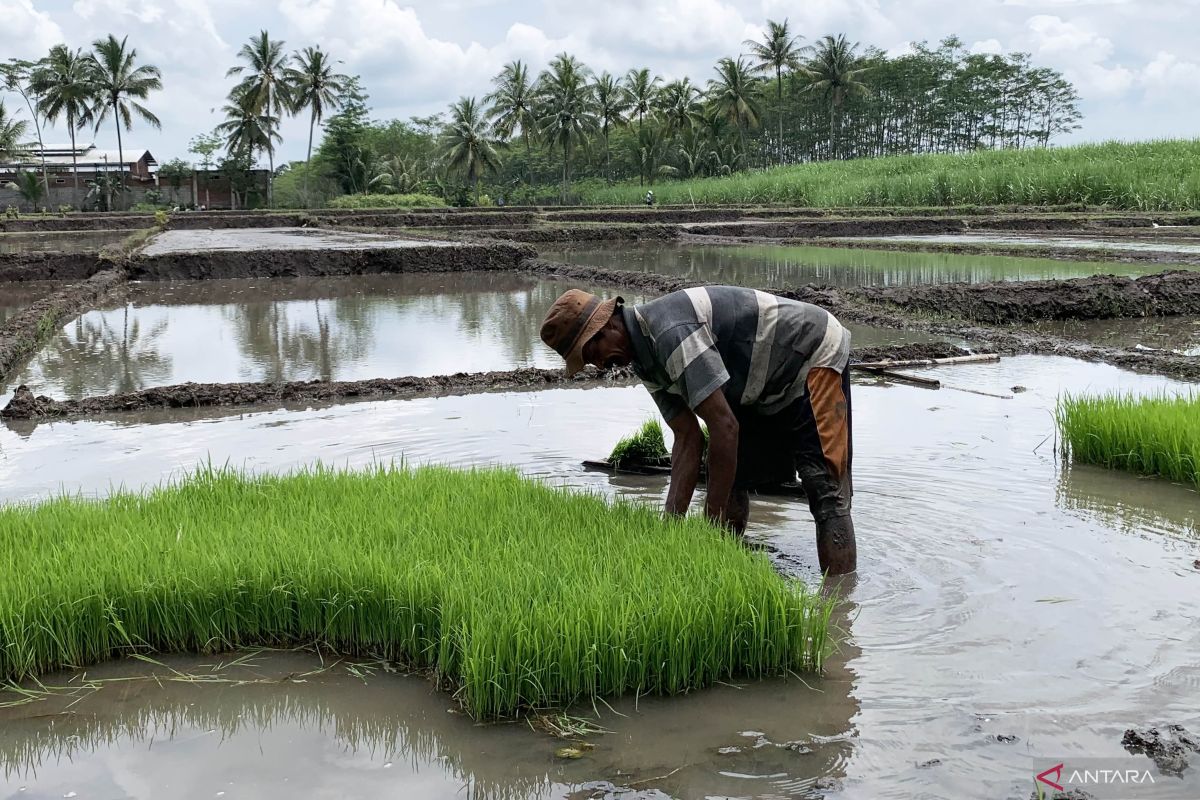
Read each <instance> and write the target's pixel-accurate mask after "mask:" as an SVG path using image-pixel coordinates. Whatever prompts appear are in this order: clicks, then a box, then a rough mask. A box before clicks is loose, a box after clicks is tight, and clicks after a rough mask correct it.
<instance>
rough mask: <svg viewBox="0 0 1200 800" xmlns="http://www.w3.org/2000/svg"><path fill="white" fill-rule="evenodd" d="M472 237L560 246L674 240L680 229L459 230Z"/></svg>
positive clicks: (606, 226)
mask: <svg viewBox="0 0 1200 800" xmlns="http://www.w3.org/2000/svg"><path fill="white" fill-rule="evenodd" d="M459 233H460V234H465V235H467V236H469V237H471V238H480V237H487V238H489V239H507V240H509V241H514V242H525V243H529V244H561V243H570V242H637V241H663V240H669V239H675V238H677V237H678V236H679V233H680V230H679V227H678V226H676V225H657V224H655V225H625V224H621V225H554V226H546V227H530V228H503V229H497V230H489V231H480V232H479V233H476V232H475V231H471V230H460V231H459Z"/></svg>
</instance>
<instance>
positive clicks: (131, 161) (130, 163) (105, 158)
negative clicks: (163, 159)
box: [0, 144, 158, 189]
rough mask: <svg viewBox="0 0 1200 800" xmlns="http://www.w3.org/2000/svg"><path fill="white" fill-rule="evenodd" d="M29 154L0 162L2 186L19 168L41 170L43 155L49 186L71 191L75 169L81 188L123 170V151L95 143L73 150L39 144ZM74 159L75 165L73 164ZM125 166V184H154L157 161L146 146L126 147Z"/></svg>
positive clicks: (30, 147)
mask: <svg viewBox="0 0 1200 800" xmlns="http://www.w3.org/2000/svg"><path fill="white" fill-rule="evenodd" d="M25 151H26V153H27V154H28V155H26V156H25V157H24V158H22V159H21V161H19V162H12V161H9V162H0V183H3V182H7V181H11V180H12V179H13V178H14V177H15V176H16V173H17V170H18V169H23V170H29V171H36V172H39V173H40V172H41V171H42V156H43V155H44V156H45V158H46V172H47V174H48V176H49V178H50V187H51V189H53V188H54V187H56V186H57V187H64V188H69V187H71V186H72V185H73V183H72V177H71V176H72V174H73V172H72V171H73V169H74V166H78V169H79V185H80V186H85V185H86V183H87V181H88V180H89V179H90V178H92V177H94V176H96V175H98V174H104V173H115V172H120V171H121V162H122V152H120V151H118V150H116V149H115V148H114V149H112V150H100V149H97V147H96V145H94V144H84V145H77V146H76V147H75V148H74V149H72V147H71V145H69V144H53V145H46V147H45V148H39V147H38V146H37V145H36V144H35V145H30V146H27V147H26V148H25ZM72 156H74V160H75V162H76V164H75V165H72ZM123 158H124V163H125V169H124V172H125V176H126V177H125V182H126V184H128V185H130V186H144V185H146V184H153V183H154V182H155V175H154V173H155V171H156V170H157V169H158V162H157V161H155V160H154V156H153V155H152V154H151V153H150V151H149V150H147V149H146V148H144V147H132V146H130V147H125V148H124V153H123Z"/></svg>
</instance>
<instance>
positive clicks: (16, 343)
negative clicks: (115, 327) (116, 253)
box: [0, 269, 126, 380]
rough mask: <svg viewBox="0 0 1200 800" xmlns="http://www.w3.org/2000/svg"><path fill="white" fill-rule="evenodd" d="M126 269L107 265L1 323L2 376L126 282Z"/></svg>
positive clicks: (0, 371)
mask: <svg viewBox="0 0 1200 800" xmlns="http://www.w3.org/2000/svg"><path fill="white" fill-rule="evenodd" d="M125 281H126V276H125V273H124V272H123V271H122V270H120V269H107V270H104V271H103V272H99V273H97V274H95V275H93V276H92V277H90V278H88V279H87V280H86V281H82V282H80V283H74V284H71V285H69V286H66V287H64V288H62V289H59V290H58V291H57V292H55V293H54V294H52V295H50V296H49V297H44V298H42V299H41V300H38V301H37V302H35V303H33V304H32V305H31V306H29V307H28V308H26V309H25V310H24V311H21V312H20V313H19V314H17V315H16V316H14V317H13V318H12V319H10V320H8V322H6V323H4V325H3V326H2V327H0V380H2V379H3V378H4V377H5V376H6V375H8V373H9V371H10V370H12V369H13V368H14V367H16V366H18V365H19V364H21V363H22V362H24V361H25V360H26V359H27V358H30V357H31V356H33V355H34V354H35V353H36V352H37V351H38V349H39V348H40V347H41V346H42V344H43V343H44V342H45V341H46V339H47V338H49V337H50V336H52V335H53V334H54V333H55V332H56V331H57V330H58V329H59V328H60V327H62V326H63V325H64V324H66V322H67V321H68V320H70V319H72V318H74V317H75V316H77V315H78V314H80V313H82V312H84V311H87V310H88V309H90V308H92V307H94V306H95V305H96V303H97V302H98V301H99V300H100V299H101V298H102V297H104V295H106V294H107V293H108V292H110V291H112V290H113V289H116V288H118V287H121V286H124V285H125Z"/></svg>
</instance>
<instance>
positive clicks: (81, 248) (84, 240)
mask: <svg viewBox="0 0 1200 800" xmlns="http://www.w3.org/2000/svg"><path fill="white" fill-rule="evenodd" d="M130 233H132V231H61V232H59V231H56V232H54V233H0V253H95V252H99V251H100V249H101V248H103V247H106V246H108V245H110V244H117V243H118V242H120V241H122V240H124V239H125V238H126V237H127V236H129V235H130Z"/></svg>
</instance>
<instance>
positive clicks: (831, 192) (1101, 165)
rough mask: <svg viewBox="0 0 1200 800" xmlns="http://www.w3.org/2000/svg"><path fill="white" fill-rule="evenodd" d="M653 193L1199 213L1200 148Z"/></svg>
mask: <svg viewBox="0 0 1200 800" xmlns="http://www.w3.org/2000/svg"><path fill="white" fill-rule="evenodd" d="M583 188H584V187H581V190H583ZM653 189H654V194H655V197H656V199H657V201H658V202H659V203H662V204H675V203H698V204H728V205H753V204H759V203H782V204H788V205H794V206H811V207H818V208H839V207H841V208H848V207H859V206H902V207H903V206H907V207H917V206H957V205H1010V204H1017V205H1031V206H1058V205H1069V204H1075V203H1083V204H1085V205H1089V206H1108V207H1111V208H1115V209H1131V210H1142V211H1150V210H1154V211H1170V210H1189V209H1200V139H1190V140H1186V139H1175V140H1160V141H1149V142H1137V143H1125V142H1107V143H1104V144H1091V145H1079V146H1075V147H1056V148H1050V149H1032V150H981V151H978V152H974V153H969V154H964V155H915V156H890V157H887V158H871V159H855V160H851V161H827V162H819V163H813V164H801V165H796V166H788V167H776V168H771V169H765V170H755V171H751V172H740V173H736V174H734V175H730V176H727V177H719V178H704V179H697V180H688V181H668V182H665V183H657V184H655V186H654V187H653ZM645 193H646V187H643V186H638V185H636V184H632V183H625V184H618V185H616V186H611V187H605V186H600V185H598V186H595V187H586V191H585V192H584V195H583V198H582V199H583V202H585V203H589V204H596V205H637V204H640V203H641V202H642V197H643V196H644V195H645Z"/></svg>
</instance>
